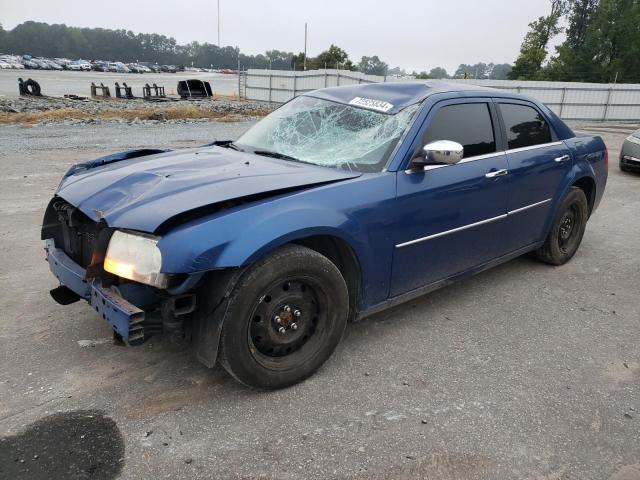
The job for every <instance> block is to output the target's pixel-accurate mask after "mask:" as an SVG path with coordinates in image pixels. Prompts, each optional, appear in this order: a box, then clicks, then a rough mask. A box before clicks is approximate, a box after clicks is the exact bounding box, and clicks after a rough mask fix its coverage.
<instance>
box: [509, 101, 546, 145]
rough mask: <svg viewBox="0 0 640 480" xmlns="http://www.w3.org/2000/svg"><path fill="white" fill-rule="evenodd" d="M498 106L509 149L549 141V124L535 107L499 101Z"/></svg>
mask: <svg viewBox="0 0 640 480" xmlns="http://www.w3.org/2000/svg"><path fill="white" fill-rule="evenodd" d="M499 108H500V113H501V114H502V120H503V121H504V127H505V130H506V133H507V148H509V149H510V150H511V149H513V148H523V147H531V146H534V145H541V144H543V143H549V142H551V130H550V128H549V124H548V123H547V121H546V120H545V119H544V117H543V116H542V114H541V113H540V112H538V111H537V110H536V109H535V108H533V107H529V106H527V105H519V104H515V103H501V104H500V105H499Z"/></svg>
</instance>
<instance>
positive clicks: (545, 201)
mask: <svg viewBox="0 0 640 480" xmlns="http://www.w3.org/2000/svg"><path fill="white" fill-rule="evenodd" d="M550 201H551V199H550V198H547V199H546V200H542V201H541V202H536V203H532V204H531V205H527V206H526V207H520V208H516V209H515V210H511V211H510V212H509V213H507V215H513V214H515V213H520V212H524V211H525V210H529V209H530V208H534V207H538V206H540V205H544V204H545V203H549V202H550Z"/></svg>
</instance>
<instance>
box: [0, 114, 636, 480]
mask: <svg viewBox="0 0 640 480" xmlns="http://www.w3.org/2000/svg"><path fill="white" fill-rule="evenodd" d="M247 126H248V123H242V124H230V123H198V124H192V125H184V126H176V125H168V124H164V125H163V124H160V125H133V126H127V125H111V124H105V125H100V126H95V125H75V126H64V125H57V126H56V125H54V126H46V127H45V126H39V127H33V128H19V127H16V126H0V168H1V169H2V175H1V176H0V258H1V262H2V263H1V268H0V292H1V293H0V360H1V363H0V365H1V367H0V435H2V436H4V438H3V439H2V440H0V477H1V478H11V479H15V478H69V477H72V476H73V477H74V478H105V479H110V478H116V477H120V478H125V479H134V478H136V479H137V478H223V479H224V478H267V479H270V478H278V479H297V478H312V479H315V478H317V479H327V478H355V479H365V478H366V479H368V478H374V479H383V478H393V479H396V478H402V479H410V478H433V479H454V478H455V479H458V478H460V479H468V478H491V479H514V478H532V479H579V480H584V479H610V480H623V479H624V480H630V479H636V480H637V479H640V351H639V348H638V346H639V345H640V322H639V320H640V304H639V302H638V285H640V242H639V241H638V239H639V238H640V213H639V212H640V176H638V175H631V174H623V173H621V172H620V171H619V170H618V168H617V156H618V151H619V147H620V145H621V143H622V140H623V139H624V137H625V136H626V134H628V132H629V131H631V129H632V126H612V125H596V126H593V127H591V130H592V131H596V132H597V133H601V134H603V135H604V137H605V141H606V143H607V145H608V146H609V149H610V159H611V161H610V176H609V183H608V186H607V192H606V194H605V197H604V200H603V202H602V204H601V206H600V208H599V210H598V211H597V212H596V213H595V215H594V216H593V217H592V219H591V221H590V222H589V225H588V228H587V233H586V235H585V238H584V241H583V244H582V247H581V248H580V250H579V252H578V253H577V255H576V256H575V257H574V259H573V260H572V261H571V262H570V263H569V264H567V265H565V266H563V267H560V268H552V267H549V266H546V265H542V264H539V263H537V262H535V261H533V260H532V259H530V258H520V259H517V260H515V261H512V262H510V263H508V264H505V265H503V266H501V267H498V268H495V269H493V270H491V271H488V272H485V273H482V274H480V275H478V276H476V277H474V278H472V279H469V280H467V281H464V282H462V283H459V284H456V285H453V286H450V287H447V288H445V289H443V290H440V291H437V292H434V293H432V294H430V295H428V296H425V297H423V298H421V299H418V300H416V301H414V302H411V303H409V304H407V305H404V306H401V307H398V308H395V309H393V310H390V311H387V312H384V313H382V314H379V315H376V316H374V317H371V318H369V319H366V320H364V321H361V322H358V323H355V324H352V325H350V326H349V328H348V329H347V333H346V337H345V338H344V340H343V342H342V344H341V345H340V346H339V347H338V350H337V352H336V354H335V355H334V356H333V358H332V359H331V360H330V361H329V362H328V363H327V365H326V366H325V367H324V368H322V370H321V371H320V372H318V374H316V375H315V376H313V377H312V378H311V379H309V380H307V381H306V382H304V383H302V384H300V385H297V386H295V387H292V388H289V389H287V390H283V391H278V392H271V393H262V392H255V391H251V390H248V389H246V388H243V387H241V386H240V385H238V384H237V383H236V382H235V381H233V380H232V379H231V378H230V377H228V376H227V375H226V374H225V372H224V371H223V370H222V369H221V368H215V369H214V370H212V371H211V370H207V369H206V368H205V367H203V366H202V365H200V364H198V363H197V362H196V361H195V360H193V359H192V358H191V357H190V354H189V351H188V350H180V349H177V348H176V347H173V346H171V345H169V344H168V343H166V342H165V341H163V340H162V339H152V341H150V342H148V343H146V344H145V345H144V346H142V347H139V348H123V347H118V346H115V345H113V344H112V343H111V341H110V338H111V335H110V331H109V329H108V328H107V326H106V325H105V324H104V323H103V322H102V320H101V319H100V318H98V317H97V316H96V315H94V314H93V313H92V311H91V310H90V309H89V308H88V307H87V305H85V304H83V303H77V304H74V305H71V306H68V307H62V306H59V305H56V304H55V303H54V302H53V301H52V300H51V299H50V298H49V295H48V290H49V289H51V288H53V287H55V286H56V282H55V281H54V279H53V278H52V276H51V275H50V274H49V271H48V268H47V265H46V263H45V262H44V255H43V251H42V246H41V242H40V240H39V228H40V222H41V219H42V214H43V211H44V208H45V205H46V203H47V202H48V200H49V198H50V196H51V195H52V193H53V191H54V189H55V187H56V185H57V182H58V181H59V178H60V176H61V175H62V173H63V172H64V171H65V170H66V169H67V167H68V166H69V165H70V164H71V163H73V162H76V161H79V160H81V159H86V158H91V157H94V156H96V155H99V154H103V153H107V152H111V151H114V150H119V149H124V148H129V147H135V146H189V145H198V144H203V143H205V142H209V141H212V140H213V139H216V138H217V139H222V138H230V137H235V136H236V135H238V134H239V133H240V132H241V131H242V130H244V129H245V128H246V127H247ZM636 128H637V127H636Z"/></svg>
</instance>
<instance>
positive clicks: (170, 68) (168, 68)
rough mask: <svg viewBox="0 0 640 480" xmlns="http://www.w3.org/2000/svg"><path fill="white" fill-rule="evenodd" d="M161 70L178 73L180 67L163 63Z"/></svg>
mask: <svg viewBox="0 0 640 480" xmlns="http://www.w3.org/2000/svg"><path fill="white" fill-rule="evenodd" d="M160 71H161V72H166V73H176V72H177V71H178V69H177V67H176V66H175V65H162V66H161V67H160Z"/></svg>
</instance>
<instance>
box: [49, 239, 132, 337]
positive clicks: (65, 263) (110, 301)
mask: <svg viewBox="0 0 640 480" xmlns="http://www.w3.org/2000/svg"><path fill="white" fill-rule="evenodd" d="M45 251H46V256H47V262H49V268H50V269H51V272H52V273H53V274H54V275H55V276H56V278H57V279H58V280H59V281H60V283H61V284H62V285H64V286H66V287H67V288H69V289H70V290H72V291H73V292H75V293H76V294H78V295H79V296H80V297H82V298H84V299H85V300H86V301H87V302H89V303H90V304H91V306H92V307H93V308H94V309H95V311H96V312H97V313H98V314H99V315H101V316H102V319H103V320H105V321H106V322H107V323H108V324H109V326H110V327H111V328H113V330H114V331H115V332H116V333H117V334H118V335H119V336H120V338H121V339H122V340H124V341H125V342H127V343H130V342H134V341H136V340H141V339H142V338H143V337H144V329H143V326H142V323H143V322H144V320H145V312H144V311H143V310H141V309H140V308H138V307H136V306H135V305H133V304H132V303H130V302H129V301H127V300H126V299H125V298H123V297H122V295H120V293H119V292H118V290H117V289H116V288H113V287H112V288H105V287H103V286H102V285H101V284H100V281H99V280H91V281H90V280H87V279H85V270H84V269H83V268H82V267H81V266H80V265H78V264H76V263H75V262H74V261H73V260H72V259H71V258H69V256H68V255H67V254H66V253H64V252H63V251H62V250H61V249H59V248H56V246H55V244H54V242H53V240H46V241H45Z"/></svg>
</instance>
